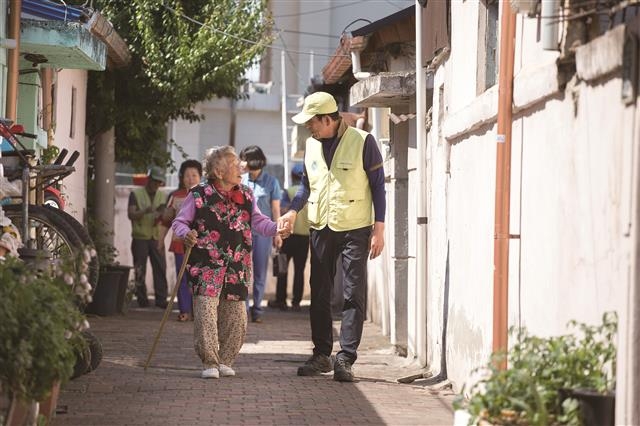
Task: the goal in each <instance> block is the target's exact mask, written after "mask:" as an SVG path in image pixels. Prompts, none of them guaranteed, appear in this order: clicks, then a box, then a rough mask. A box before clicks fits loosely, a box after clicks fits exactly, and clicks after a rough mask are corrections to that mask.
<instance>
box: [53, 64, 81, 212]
mask: <svg viewBox="0 0 640 426" xmlns="http://www.w3.org/2000/svg"><path fill="white" fill-rule="evenodd" d="M73 89H75V93H76V95H75V96H76V98H75V117H74V128H73V136H72V135H71V132H72V129H71V119H72V110H71V98H72V91H73ZM86 99H87V71H85V70H71V69H63V70H61V71H59V72H57V80H56V93H55V102H56V106H55V108H56V114H55V119H54V122H53V125H54V126H55V136H54V142H53V143H54V144H55V145H56V146H57V147H59V148H60V149H62V148H67V149H68V150H69V154H68V155H67V157H66V159H68V158H69V157H70V156H71V154H72V153H73V151H79V152H80V156H79V157H78V159H77V160H76V162H75V163H74V166H75V169H76V171H75V172H73V173H72V174H71V175H70V176H67V177H66V178H65V179H64V181H63V187H62V192H63V194H64V197H65V199H66V206H65V211H66V212H67V213H69V214H71V215H72V216H73V217H75V218H76V219H78V220H79V221H80V222H83V218H84V214H85V209H86V206H87V199H86V181H87V144H86V142H85V122H86ZM65 163H66V160H65Z"/></svg>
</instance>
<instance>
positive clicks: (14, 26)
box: [5, 0, 22, 121]
mask: <svg viewBox="0 0 640 426" xmlns="http://www.w3.org/2000/svg"><path fill="white" fill-rule="evenodd" d="M21 10H22V0H11V3H10V10H9V38H10V39H12V40H15V47H13V48H11V49H9V54H8V58H7V59H8V60H7V103H6V111H5V116H6V117H7V118H8V119H9V120H12V121H16V119H17V118H18V114H17V110H18V77H19V71H20V70H19V62H20V11H21Z"/></svg>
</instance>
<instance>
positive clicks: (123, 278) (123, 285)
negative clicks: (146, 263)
mask: <svg viewBox="0 0 640 426" xmlns="http://www.w3.org/2000/svg"><path fill="white" fill-rule="evenodd" d="M109 268H111V269H113V270H117V271H119V273H120V282H119V283H118V297H117V301H116V311H117V312H118V313H121V314H124V313H126V306H125V304H126V303H127V286H128V285H129V271H131V270H132V269H133V266H125V265H110V266H109Z"/></svg>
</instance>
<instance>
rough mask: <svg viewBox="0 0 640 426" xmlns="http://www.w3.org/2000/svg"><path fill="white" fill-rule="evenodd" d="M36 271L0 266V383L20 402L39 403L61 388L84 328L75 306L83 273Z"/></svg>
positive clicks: (10, 261)
mask: <svg viewBox="0 0 640 426" xmlns="http://www.w3.org/2000/svg"><path fill="white" fill-rule="evenodd" d="M60 270H61V271H62V270H64V271H66V272H65V273H63V274H54V273H51V272H50V271H38V270H35V269H34V268H33V267H32V266H31V265H28V264H25V263H23V262H21V261H20V260H17V259H14V258H7V259H5V260H4V261H3V262H0V336H1V337H0V383H1V385H2V388H3V389H6V390H8V391H9V392H10V393H11V394H12V395H13V396H14V397H16V398H18V399H20V400H24V401H27V400H41V399H43V398H44V397H46V396H47V395H48V393H49V392H50V391H51V389H52V386H53V384H54V383H55V382H58V381H60V382H62V383H64V382H65V381H66V380H68V378H69V377H70V375H71V373H72V371H73V365H74V363H75V350H76V348H78V347H79V346H81V345H82V344H83V340H82V339H81V337H80V331H81V330H82V329H84V328H86V327H88V323H87V322H86V319H85V318H84V316H83V315H82V314H81V312H80V311H79V310H78V308H77V307H76V305H75V300H74V298H75V297H76V296H75V293H74V291H75V290H73V288H74V286H73V285H71V284H69V280H70V279H71V280H72V281H73V282H75V280H76V278H77V277H78V276H79V275H81V273H78V274H76V275H75V276H71V277H69V276H66V277H65V274H67V273H69V271H70V269H67V268H66V267H65V268H62V269H60Z"/></svg>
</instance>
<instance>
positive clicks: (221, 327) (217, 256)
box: [172, 146, 290, 379]
mask: <svg viewBox="0 0 640 426" xmlns="http://www.w3.org/2000/svg"><path fill="white" fill-rule="evenodd" d="M204 164H205V172H206V175H207V182H206V183H202V184H200V185H197V186H196V187H194V188H192V189H191V191H190V192H189V194H188V195H187V197H186V198H185V200H184V202H183V203H182V207H181V208H180V211H179V212H178V215H177V216H176V218H175V219H174V221H173V224H172V229H173V232H174V235H175V236H176V237H178V238H182V239H183V240H184V243H185V245H186V246H187V247H193V249H192V251H191V255H190V256H189V260H188V264H187V269H186V270H187V271H188V274H187V276H188V280H189V284H190V285H191V289H192V292H193V295H194V320H195V322H194V325H195V327H194V337H195V349H196V353H197V354H198V356H199V357H200V359H201V361H202V365H203V370H202V374H201V376H202V378H204V379H210V378H215V379H217V378H219V377H220V376H234V375H235V371H234V370H233V368H232V366H233V363H234V361H235V359H236V357H237V355H238V353H239V352H240V348H241V347H242V344H243V343H244V337H245V334H246V330H247V312H246V308H245V300H246V299H247V296H248V286H249V284H250V282H251V272H252V271H251V249H252V235H253V233H258V234H260V235H263V236H272V237H273V236H275V235H276V232H278V231H279V232H281V234H282V235H283V236H284V237H287V236H288V235H289V233H290V229H289V228H286V226H285V228H283V229H281V230H277V229H276V223H275V222H273V221H272V220H270V219H269V218H268V217H267V216H265V215H263V214H262V213H261V212H260V208H259V207H258V206H257V203H256V199H255V198H254V196H253V193H252V192H251V189H250V188H248V187H247V186H245V185H242V184H241V181H242V176H241V174H242V171H241V170H242V169H241V162H240V160H239V159H238V157H237V156H236V154H235V151H234V150H233V147H231V146H222V147H214V148H211V149H209V150H207V152H206V157H205V160H204Z"/></svg>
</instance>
